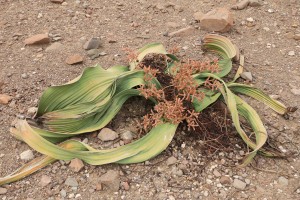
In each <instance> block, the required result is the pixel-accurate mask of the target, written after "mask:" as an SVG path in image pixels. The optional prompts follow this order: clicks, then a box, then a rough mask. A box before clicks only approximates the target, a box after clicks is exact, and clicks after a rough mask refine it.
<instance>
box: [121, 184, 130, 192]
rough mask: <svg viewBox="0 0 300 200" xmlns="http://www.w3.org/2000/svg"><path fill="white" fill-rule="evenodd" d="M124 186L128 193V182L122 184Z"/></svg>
mask: <svg viewBox="0 0 300 200" xmlns="http://www.w3.org/2000/svg"><path fill="white" fill-rule="evenodd" d="M122 186H123V188H124V190H126V191H128V190H129V188H130V187H129V184H128V182H122Z"/></svg>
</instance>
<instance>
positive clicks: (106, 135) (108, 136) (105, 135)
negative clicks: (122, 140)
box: [98, 128, 119, 142]
mask: <svg viewBox="0 0 300 200" xmlns="http://www.w3.org/2000/svg"><path fill="white" fill-rule="evenodd" d="M118 137H119V135H118V133H117V132H115V131H113V130H111V129H109V128H103V129H101V131H100V133H99V134H98V138H99V139H100V140H102V141H104V142H105V141H112V140H115V139H117V138H118Z"/></svg>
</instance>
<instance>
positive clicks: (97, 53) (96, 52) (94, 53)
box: [87, 49, 107, 60]
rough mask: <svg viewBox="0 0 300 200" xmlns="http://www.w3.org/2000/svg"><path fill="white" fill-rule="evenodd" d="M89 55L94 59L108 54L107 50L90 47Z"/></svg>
mask: <svg viewBox="0 0 300 200" xmlns="http://www.w3.org/2000/svg"><path fill="white" fill-rule="evenodd" d="M87 55H88V56H89V57H90V58H91V59H92V60H94V59H95V58H98V57H99V56H105V55H107V54H106V53H105V52H101V51H100V50H99V49H90V50H88V51H87Z"/></svg>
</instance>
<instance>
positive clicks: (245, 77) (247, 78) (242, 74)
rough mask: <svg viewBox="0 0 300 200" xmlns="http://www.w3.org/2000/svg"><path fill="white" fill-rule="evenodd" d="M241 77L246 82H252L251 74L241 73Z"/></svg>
mask: <svg viewBox="0 0 300 200" xmlns="http://www.w3.org/2000/svg"><path fill="white" fill-rule="evenodd" d="M241 77H242V78H243V79H245V80H247V81H252V80H253V77H252V73H251V72H243V73H241Z"/></svg>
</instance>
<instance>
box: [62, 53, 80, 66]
mask: <svg viewBox="0 0 300 200" xmlns="http://www.w3.org/2000/svg"><path fill="white" fill-rule="evenodd" d="M82 62H83V56H81V55H79V54H75V55H72V56H69V57H68V58H67V59H66V63H67V64H68V65H74V64H78V63H82Z"/></svg>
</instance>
